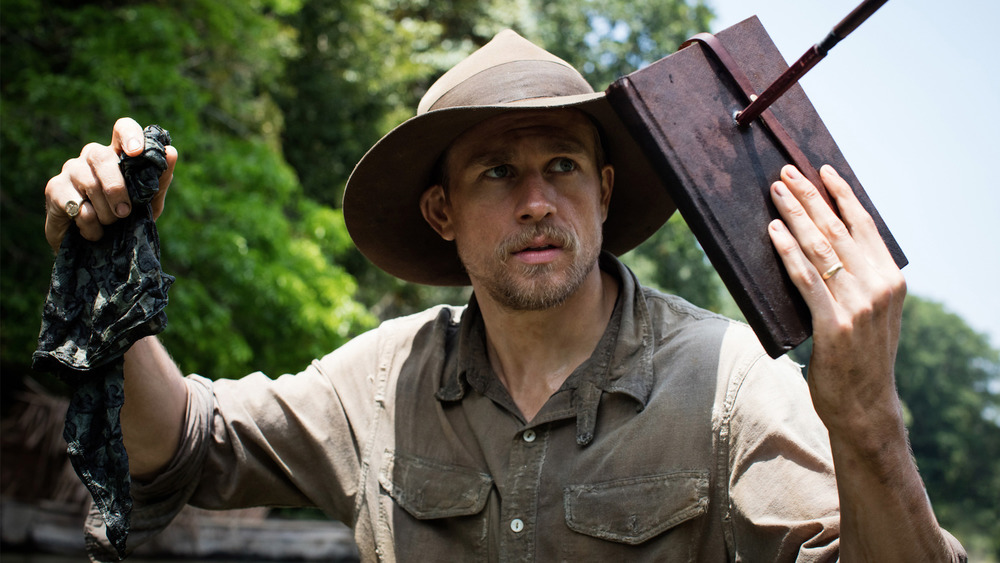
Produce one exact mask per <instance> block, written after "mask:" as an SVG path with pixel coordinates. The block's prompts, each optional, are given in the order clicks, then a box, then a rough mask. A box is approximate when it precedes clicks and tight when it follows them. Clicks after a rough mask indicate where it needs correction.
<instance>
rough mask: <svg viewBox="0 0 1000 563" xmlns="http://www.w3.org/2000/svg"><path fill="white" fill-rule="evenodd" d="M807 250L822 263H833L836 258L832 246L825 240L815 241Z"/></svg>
mask: <svg viewBox="0 0 1000 563" xmlns="http://www.w3.org/2000/svg"><path fill="white" fill-rule="evenodd" d="M809 249H810V251H812V253H813V255H814V256H816V257H817V258H819V259H821V260H823V261H833V260H836V258H837V253H836V252H835V251H834V250H833V246H831V245H830V242H829V241H827V240H826V239H820V240H817V241H815V242H814V243H812V244H811V245H810V246H809Z"/></svg>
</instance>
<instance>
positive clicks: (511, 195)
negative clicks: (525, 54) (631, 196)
mask: <svg viewBox="0 0 1000 563" xmlns="http://www.w3.org/2000/svg"><path fill="white" fill-rule="evenodd" d="M597 151H598V145H597V134H596V130H595V128H594V126H593V125H592V124H591V123H590V121H589V119H588V118H587V117H586V116H585V115H584V114H582V113H580V112H578V111H575V110H546V111H524V112H517V113H510V114H504V115H501V116H499V117H495V118H493V119H490V120H487V121H485V122H483V123H481V124H479V125H477V126H476V127H473V128H472V129H470V130H469V131H467V132H465V133H464V134H463V135H462V136H461V137H459V138H458V139H457V140H456V141H455V142H454V143H453V144H452V146H451V148H450V149H449V151H448V154H447V155H446V157H445V164H444V165H445V175H446V178H447V183H448V185H447V188H446V187H444V186H433V187H431V188H430V189H429V190H427V192H426V193H425V194H424V197H423V200H422V202H421V204H422V208H423V212H424V216H425V217H426V218H427V220H428V222H429V223H430V224H431V226H432V227H434V229H435V230H436V231H437V232H438V233H439V234H440V235H441V236H442V237H444V238H445V239H446V240H453V241H455V243H456V245H457V248H458V253H459V257H460V258H461V259H462V262H463V264H464V265H465V268H466V270H467V271H468V274H469V277H470V278H471V280H472V284H473V288H474V289H475V290H476V291H477V293H479V294H480V295H482V294H483V293H484V292H485V293H486V294H487V295H488V296H489V297H490V298H491V299H493V300H495V301H496V302H497V303H499V304H500V305H502V306H504V307H507V308H510V309H514V310H539V309H545V308H549V307H553V306H556V305H559V304H561V303H563V302H564V301H565V300H566V299H567V298H568V297H570V296H571V295H572V294H573V293H574V292H576V291H577V289H579V288H580V287H581V286H582V285H583V284H584V282H585V281H586V280H587V279H588V278H591V277H592V276H598V277H599V276H600V273H599V271H598V269H597V258H598V255H599V254H600V249H601V244H602V234H601V231H602V225H603V223H604V220H605V219H606V218H607V210H608V201H609V200H610V198H611V189H612V185H613V181H614V171H613V169H612V168H611V166H600V165H599V163H598V157H597Z"/></svg>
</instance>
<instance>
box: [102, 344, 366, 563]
mask: <svg viewBox="0 0 1000 563" xmlns="http://www.w3.org/2000/svg"><path fill="white" fill-rule="evenodd" d="M376 332H377V331H376ZM376 332H372V333H368V334H366V335H362V336H360V337H358V338H356V339H354V340H353V341H352V342H350V343H348V344H347V345H345V346H343V347H341V348H340V349H338V350H337V351H336V352H334V353H332V354H330V355H328V356H326V357H324V358H323V359H321V360H317V361H314V362H312V364H311V365H310V366H309V367H307V368H306V369H305V370H303V371H302V372H300V373H298V374H287V375H283V376H281V377H279V378H277V379H273V380H272V379H270V378H268V377H267V376H265V375H264V374H262V373H253V374H250V375H248V376H246V377H244V378H242V379H238V380H218V381H211V380H209V379H207V378H205V377H202V376H199V375H189V376H188V377H186V378H185V382H186V384H187V386H188V390H189V393H188V405H187V412H186V417H185V424H184V430H183V434H182V437H181V442H180V445H179V448H178V451H177V453H176V455H175V456H174V458H173V459H172V460H171V462H170V463H169V464H168V465H167V467H166V468H165V469H164V471H163V472H161V473H160V474H159V475H158V476H157V477H155V478H154V479H152V480H151V481H149V482H137V481H133V483H132V491H131V492H132V497H133V501H134V506H133V510H132V515H131V518H132V527H131V533H130V534H129V538H128V544H127V546H128V551H129V552H131V551H133V550H134V549H135V548H136V547H138V546H139V545H141V544H142V543H144V542H145V541H147V540H148V539H149V538H151V537H153V536H155V535H156V534H157V533H159V532H161V531H162V530H163V529H164V528H166V527H167V525H169V524H170V522H171V521H172V520H173V518H174V517H175V516H176V515H177V514H178V513H179V512H180V510H181V509H182V508H183V507H184V505H185V504H191V505H194V506H197V507H200V508H206V509H218V510H223V509H234V508H245V507H250V506H286V507H306V506H307V507H317V508H320V509H322V510H323V511H324V512H325V513H327V514H328V515H330V516H331V517H333V518H336V519H338V520H341V521H343V522H345V523H347V524H349V525H352V524H353V521H352V520H353V518H354V501H355V495H356V493H357V490H358V482H357V481H358V478H359V474H360V470H359V465H360V460H359V455H358V453H359V447H358V444H359V442H360V440H361V439H362V438H361V437H360V436H359V433H363V432H364V429H365V428H366V427H367V426H368V425H367V421H368V419H369V418H370V415H369V414H367V413H368V411H369V408H368V407H370V402H371V401H372V393H371V390H370V377H369V374H368V372H369V369H368V366H370V365H373V364H374V363H375V362H374V361H373V357H374V354H373V351H374V347H375V346H376V345H377V341H378V336H377V334H376ZM342 396H346V397H347V400H342ZM86 537H87V548H88V551H89V553H90V555H91V558H92V559H94V560H97V561H117V560H118V558H117V557H116V556H115V555H114V550H113V549H111V547H110V544H109V543H108V541H107V538H106V537H105V534H104V524H103V521H102V520H101V518H100V516H99V515H98V514H93V513H92V514H91V515H90V516H89V517H88V520H87V523H86Z"/></svg>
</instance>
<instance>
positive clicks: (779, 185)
mask: <svg viewBox="0 0 1000 563" xmlns="http://www.w3.org/2000/svg"><path fill="white" fill-rule="evenodd" d="M772 187H773V188H774V193H775V194H777V195H778V197H785V196H786V195H788V194H789V191H788V186H786V185H785V184H784V182H775V183H774V184H772Z"/></svg>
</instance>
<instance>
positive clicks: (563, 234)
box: [496, 223, 577, 262]
mask: <svg viewBox="0 0 1000 563" xmlns="http://www.w3.org/2000/svg"><path fill="white" fill-rule="evenodd" d="M539 238H541V239H544V240H545V242H546V243H547V244H549V245H552V246H558V247H560V248H563V249H566V250H570V251H573V250H576V247H577V239H576V236H574V235H573V233H572V232H571V231H569V230H567V229H564V228H562V227H557V226H555V225H551V224H547V223H546V224H536V225H535V226H534V227H529V228H526V229H524V230H522V231H520V232H517V233H514V234H513V235H511V236H509V237H507V238H506V239H504V240H503V241H501V243H500V245H499V246H498V247H497V249H496V256H497V259H498V260H499V261H500V262H506V261H507V258H509V257H510V255H511V254H513V253H515V252H519V251H521V250H524V249H525V248H528V247H530V246H532V245H533V244H534V242H535V240H536V239H539Z"/></svg>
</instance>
